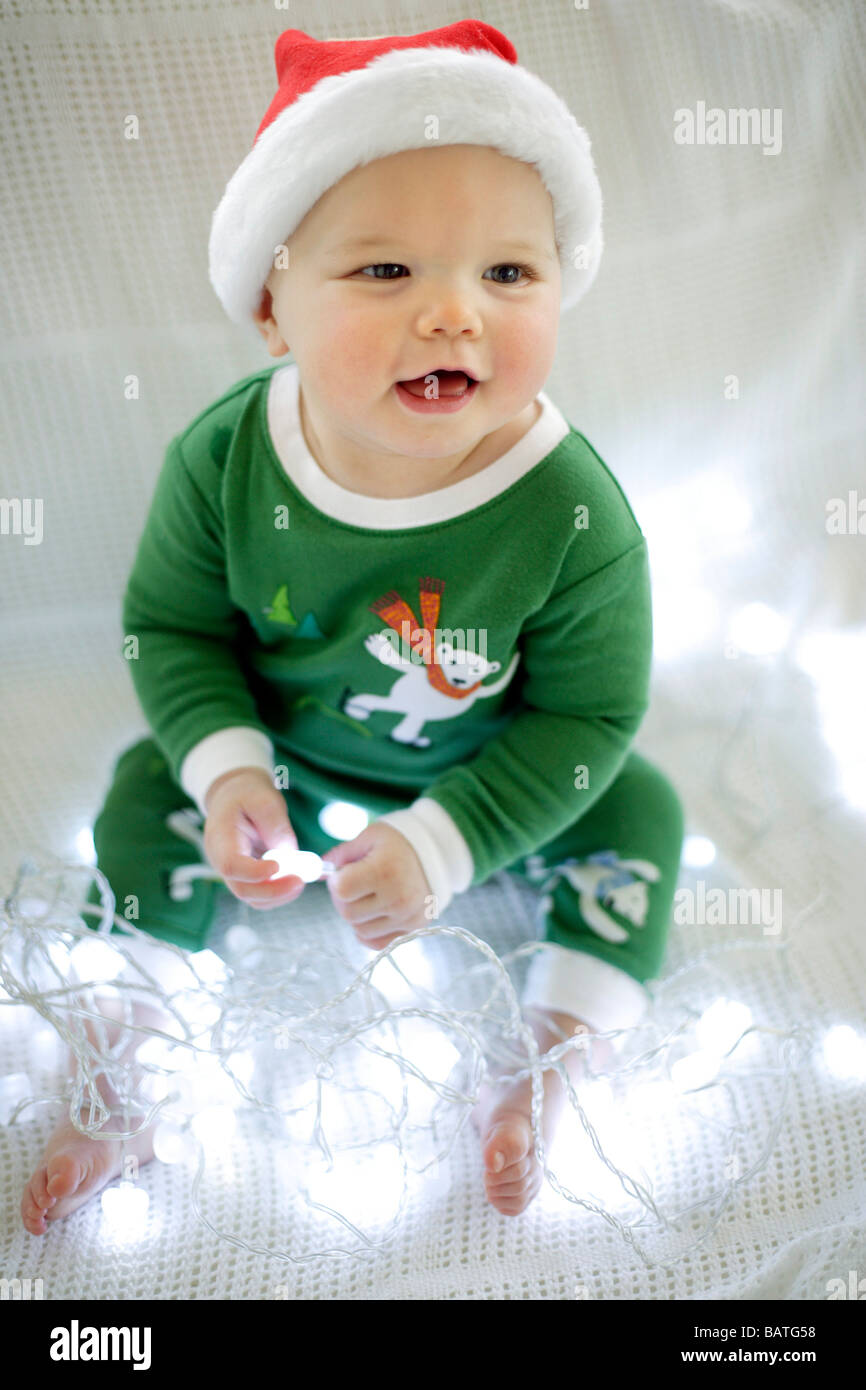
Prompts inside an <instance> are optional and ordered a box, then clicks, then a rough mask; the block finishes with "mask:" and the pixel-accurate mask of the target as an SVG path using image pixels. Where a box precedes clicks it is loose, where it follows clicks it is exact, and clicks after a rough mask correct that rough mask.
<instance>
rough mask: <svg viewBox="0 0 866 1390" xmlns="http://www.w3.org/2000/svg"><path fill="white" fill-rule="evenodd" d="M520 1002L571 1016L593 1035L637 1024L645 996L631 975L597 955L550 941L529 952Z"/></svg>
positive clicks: (646, 995)
mask: <svg viewBox="0 0 866 1390" xmlns="http://www.w3.org/2000/svg"><path fill="white" fill-rule="evenodd" d="M522 1003H523V1004H524V1006H529V1005H533V1006H535V1007H536V1008H541V1009H554V1010H555V1011H556V1012H557V1013H564V1014H572V1015H573V1016H574V1017H575V1018H579V1019H581V1020H582V1021H583V1022H584V1023H586V1024H587V1025H588V1027H590V1028H591V1029H592V1030H593V1032H596V1033H606V1032H608V1030H609V1029H613V1028H631V1027H633V1026H634V1024H636V1023H638V1022H639V1021H640V1019H641V1017H642V1015H643V1013H644V1012H645V1010H646V1008H647V1006H648V1004H649V994H648V992H647V990H646V989H645V988H644V986H643V985H642V984H640V982H639V981H638V980H636V979H635V978H634V976H633V975H629V974H628V973H627V972H626V971H625V970H620V969H619V968H618V967H617V966H615V965H610V964H609V962H608V961H606V960H601V958H600V957H599V956H591V955H589V954H588V953H587V952H586V951H572V950H569V949H568V948H567V947H565V946H560V945H558V944H557V943H556V942H553V941H548V942H546V943H545V947H544V950H543V951H536V952H534V953H533V956H532V960H531V962H530V966H529V973H528V975H527V977H526V986H525V988H524V991H523V999H522Z"/></svg>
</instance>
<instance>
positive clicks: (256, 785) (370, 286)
mask: <svg viewBox="0 0 866 1390" xmlns="http://www.w3.org/2000/svg"><path fill="white" fill-rule="evenodd" d="M276 56H277V73H278V77H279V84H280V85H279V91H278V93H277V96H276V97H275V98H274V101H273V102H272V104H271V107H270V108H269V111H268V114H267V116H266V117H265V121H264V122H263V124H262V127H261V128H260V131H259V133H258V136H257V139H256V143H255V145H254V147H253V151H252V153H251V154H250V155H249V156H248V157H247V159H246V160H245V161H244V162H243V164H242V165H241V167H240V169H239V170H238V171H237V173H236V174H235V176H234V178H233V180H232V181H231V182H230V184H229V186H228V188H227V190H226V194H225V196H224V198H223V200H222V202H221V204H220V207H219V208H218V209H217V212H216V214H215V217H214V224H213V229H212V234H211V278H212V280H213V283H214V286H215V288H216V289H217V293H218V294H219V296H220V298H221V300H222V302H223V304H224V306H225V307H226V309H227V311H228V313H229V314H230V316H231V317H232V318H233V319H234V320H235V321H236V322H238V323H239V324H248V325H249V326H250V328H251V331H253V332H256V331H257V332H258V333H260V334H261V336H262V338H263V339H264V342H265V344H266V346H267V349H268V352H269V353H270V355H271V356H272V357H275V358H281V357H284V356H285V355H286V354H287V353H288V352H291V353H292V356H293V358H294V362H293V363H290V364H288V365H287V364H281V363H278V364H277V365H276V366H269V367H267V368H265V369H262V370H259V371H257V372H255V373H254V374H253V375H252V376H250V377H247V378H246V379H244V380H243V381H241V382H239V383H238V384H237V385H235V386H234V387H233V388H232V389H231V390H230V391H228V392H226V393H225V395H223V396H222V397H221V398H220V399H219V400H218V401H217V402H216V403H215V404H213V405H212V406H210V407H209V408H208V409H207V410H205V411H203V412H202V414H200V415H199V416H198V417H197V418H196V419H195V420H194V421H193V422H192V424H190V425H189V426H188V427H187V429H186V430H184V431H183V432H182V433H181V434H180V435H178V436H177V437H176V438H175V439H174V440H173V441H172V443H171V445H170V446H169V450H168V453H167V457H166V460H165V464H164V466H163V470H162V472H161V474H160V477H159V480H158V482H157V486H156V491H155V495H154V499H153V503H152V507H151V512H150V516H149V518H148V521H147V524H146V526H145V529H144V532H143V535H142V538H141V541H140V545H139V549H138V554H137V556H136V560H135V565H134V567H133V571H132V574H131V577H130V581H129V585H128V588H127V593H126V597H125V601H124V612H123V624H124V633H125V636H126V637H127V638H128V637H129V636H130V635H134V636H135V638H136V642H137V659H136V660H133V661H132V662H131V663H130V670H131V672H132V675H133V679H134V682H135V685H136V690H137V693H138V695H139V699H140V701H141V704H142V707H143V709H144V711H145V714H146V715H147V718H148V721H149V723H150V725H151V728H152V730H153V734H154V737H153V738H148V739H144V740H141V741H140V742H139V743H137V744H135V745H134V746H133V747H132V748H129V749H127V750H126V752H125V753H124V754H123V755H122V757H121V758H120V759H119V760H118V763H117V766H116V768H115V773H114V780H113V783H112V786H111V788H110V790H109V793H108V796H107V798H106V801H105V804H104V806H103V809H102V811H101V813H100V816H99V817H98V819H97V821H96V825H95V827H94V840H95V843H96V848H97V856H98V863H99V866H100V868H101V869H102V871H103V873H104V874H105V875H106V877H107V878H108V880H109V882H110V884H111V886H112V889H113V891H114V893H115V897H116V901H117V904H118V911H121V910H122V905H123V904H126V903H129V902H133V903H134V904H135V908H136V916H135V920H136V924H137V925H139V926H141V927H143V928H145V929H146V930H147V931H148V932H150V933H151V934H152V935H153V936H154V937H155V938H157V939H162V940H168V941H173V942H175V943H177V944H180V945H183V946H185V947H187V948H189V949H192V950H196V949H201V947H202V946H204V944H205V942H206V940H207V933H208V929H209V926H210V923H211V920H212V917H213V913H214V899H215V895H216V894H217V893H219V892H222V891H223V890H222V887H221V884H220V883H219V882H217V881H216V880H208V879H207V878H204V877H201V876H197V875H196V873H195V870H194V869H193V872H191V873H190V872H189V869H190V865H189V860H190V858H191V857H195V856H194V855H191V852H190V844H189V833H188V831H189V826H190V825H192V824H193V823H194V821H195V820H196V815H197V814H198V816H199V817H200V821H199V823H201V821H203V824H204V831H203V840H202V845H203V849H204V852H205V854H206V856H207V859H208V860H209V862H210V864H211V865H212V866H213V869H214V870H215V871H216V872H217V873H218V874H219V876H220V879H221V880H222V881H223V882H224V884H225V885H226V887H227V888H228V889H229V890H230V891H231V892H232V893H233V894H234V895H235V897H236V898H238V899H239V900H241V901H242V902H245V903H248V904H249V905H250V906H251V907H253V908H257V909H261V910H268V909H271V908H275V907H280V906H282V905H284V904H287V903H290V902H292V901H293V900H294V899H295V898H297V897H298V896H299V895H300V894H301V892H302V891H303V888H304V884H303V882H302V881H301V879H300V878H299V877H297V876H292V875H291V874H286V873H284V872H283V871H282V870H280V869H277V870H276V871H275V869H274V863H273V860H272V859H268V858H266V857H265V856H266V855H267V853H268V851H269V850H272V849H273V848H274V847H275V846H277V845H279V844H281V843H287V844H288V845H290V846H295V847H300V848H302V849H308V850H314V851H316V852H318V853H320V854H322V855H323V856H324V858H325V859H326V860H327V861H329V862H330V863H331V864H332V865H333V866H334V871H333V872H331V873H330V874H329V876H328V877H327V880H326V882H327V887H328V891H329V893H330V896H331V900H332V903H333V906H334V908H335V910H336V912H337V913H339V915H340V916H341V917H342V918H343V919H344V920H345V921H346V922H347V923H348V924H349V925H350V926H351V927H352V929H353V931H354V933H355V935H356V937H357V938H358V940H359V941H361V942H362V943H363V944H364V945H365V946H367V947H369V948H370V949H371V950H380V949H382V948H383V947H385V946H387V945H388V944H389V943H390V942H392V941H394V940H396V939H397V938H398V937H400V936H402V935H405V934H406V933H407V932H411V931H414V930H415V929H417V928H419V927H429V926H430V925H431V924H432V923H435V921H436V920H437V919H441V917H442V914H443V912H444V911H445V909H446V908H447V907H448V905H449V903H450V902H451V901H452V899H453V897H454V896H455V895H456V894H458V893H461V892H464V891H466V890H467V889H468V888H469V887H471V886H475V885H478V884H481V883H483V882H485V881H486V879H488V878H489V877H490V876H491V875H492V874H494V873H496V872H497V871H499V870H502V869H508V870H510V871H511V872H513V873H515V874H517V875H519V876H520V877H522V878H523V879H524V880H526V881H528V882H539V883H541V882H543V884H544V892H545V895H546V896H545V898H544V907H545V921H546V941H547V943H548V944H547V946H546V947H545V949H544V951H542V952H539V953H538V954H536V955H535V956H533V957H532V964H531V967H530V969H529V973H528V978H527V981H526V986H525V989H524V993H523V997H522V1003H523V1007H524V1010H525V1016H526V1018H527V1022H528V1023H529V1024H530V1026H531V1027H532V1029H533V1031H534V1034H535V1037H536V1039H537V1041H538V1045H539V1049H540V1051H541V1052H545V1051H547V1050H548V1049H549V1048H551V1047H552V1046H554V1045H556V1044H557V1043H559V1042H560V1041H561V1040H562V1039H563V1038H565V1037H569V1036H571V1035H572V1034H574V1033H575V1032H576V1031H592V1032H605V1031H607V1030H610V1029H614V1028H620V1027H627V1026H629V1025H630V1024H632V1023H634V1022H635V1021H637V1019H638V1018H639V1017H640V1015H641V1013H642V1011H643V1009H644V1008H645V1006H646V1002H647V992H646V989H645V987H644V986H645V982H646V980H648V979H649V978H651V977H652V976H653V975H654V974H656V973H657V971H658V967H659V965H660V963H661V960H662V958H663V954H664V946H665V937H666V932H667V926H668V920H669V912H670V907H671V904H672V901H673V895H674V891H675V887H676V877H677V871H678V867H679V860H680V850H681V846H682V835H683V817H682V808H681V806H680V802H679V799H678V797H677V794H676V792H675V791H674V789H673V787H672V786H671V784H670V783H669V781H668V780H667V778H666V777H665V776H664V774H663V773H662V772H661V771H659V770H658V769H657V768H655V767H654V766H653V765H652V764H650V763H649V762H648V761H647V760H646V759H644V758H642V757H641V756H640V755H639V754H638V753H637V752H636V751H635V750H634V749H633V748H632V747H631V746H630V745H631V743H632V740H633V738H634V735H635V733H636V731H637V728H638V726H639V724H640V723H641V720H642V718H643V715H644V713H645V711H646V708H647V704H648V687H649V674H650V662H651V616H650V614H651V609H650V594H649V578H648V565H647V554H646V544H645V541H644V538H643V535H642V533H641V531H640V528H639V526H638V524H637V522H636V520H635V518H634V516H633V514H632V511H631V508H630V507H629V504H628V502H627V500H626V499H625V496H624V494H623V492H622V490H621V488H620V487H619V484H618V483H617V482H616V480H615V478H614V477H613V475H612V474H611V473H610V472H609V470H608V469H607V468H606V467H605V465H604V464H603V463H602V461H601V460H600V459H599V457H598V455H597V454H596V453H595V451H594V450H593V449H592V447H591V446H590V445H589V443H588V442H587V441H586V440H585V439H584V437H583V436H582V435H581V434H579V433H578V431H577V430H575V429H574V428H573V427H572V426H571V425H570V424H569V423H568V422H567V421H566V420H565V419H564V417H563V416H562V415H561V413H560V412H559V410H558V409H557V408H556V406H555V405H554V404H553V402H552V401H551V400H550V399H549V398H548V397H547V396H546V395H545V393H544V391H543V389H542V388H543V386H544V383H545V381H546V379H547V377H548V374H549V372H550V369H551V366H552V364H553V360H554V355H555V351H556V343H557V330H558V324H559V314H560V310H561V308H562V306H563V305H566V306H570V305H571V304H573V303H575V302H576V301H577V299H579V298H580V296H581V295H582V294H583V293H584V292H585V290H586V289H587V288H588V287H589V285H590V283H591V282H592V279H593V278H594V276H595V273H596V270H597V266H598V259H599V256H600V254H601V244H602V243H601V231H600V215H601V198H600V193H599V190H598V185H597V180H596V178H595V172H594V169H593V165H592V160H591V157H590V153H589V142H588V140H587V138H586V136H585V134H584V132H583V131H582V130H580V128H579V127H578V126H577V124H576V123H575V121H574V118H573V117H572V116H571V114H570V113H569V112H568V110H567V108H566V107H565V106H564V104H563V103H562V102H561V100H560V99H559V98H558V97H557V96H556V95H555V94H554V93H553V92H552V91H551V90H550V89H549V88H548V87H547V86H546V85H545V84H544V83H542V82H541V81H540V79H538V78H537V77H535V76H533V75H532V74H531V73H528V72H527V71H526V69H524V68H521V67H520V66H519V65H518V64H517V62H516V53H515V51H514V49H513V46H512V45H511V44H510V42H509V40H508V39H507V38H506V37H505V36H504V35H503V34H501V33H499V32H498V31H497V30H496V29H493V28H492V27H491V26H490V25H487V24H482V23H480V22H477V21H474V20H465V21H461V22H460V23H457V24H452V25H449V26H447V27H445V28H443V29H440V30H436V31H433V32H431V33H428V34H420V35H414V36H411V37H390V38H379V39H369V40H360V41H351V42H350V41H345V42H342V41H339V42H334V41H327V40H326V41H319V40H315V39H312V38H310V37H309V36H308V35H306V34H302V33H301V32H300V31H297V30H289V31H287V32H286V33H285V34H283V35H281V37H280V39H279V40H278V42H277V49H276ZM446 623H447V627H446V626H444V624H446ZM338 801H340V802H349V803H352V805H354V806H355V807H360V808H362V809H363V811H364V812H366V816H367V824H366V827H365V828H364V829H362V830H361V831H360V833H358V834H356V835H354V837H353V838H349V839H341V838H340V837H339V836H335V835H334V834H333V833H331V832H332V831H333V829H334V825H333V821H332V820H329V819H328V816H327V814H326V813H327V809H328V808H329V806H331V805H332V803H334V802H338ZM178 816H180V820H178ZM184 817H186V820H185V821H184ZM190 817H192V819H191V820H190ZM184 824H185V825H186V827H187V833H186V834H184V831H183V828H182V826H183V825H184ZM179 831H180V833H178V832H179ZM182 883H185V884H186V896H184V893H183V892H182V891H178V884H182ZM91 897H92V901H96V900H97V898H96V895H95V893H93V894H92V895H91ZM115 1032H116V1030H115ZM110 1036H114V1034H110ZM130 1046H131V1047H132V1046H133V1044H130ZM594 1055H595V1056H596V1057H598V1056H599V1053H598V1051H597V1050H596V1053H595V1054H594ZM568 1066H569V1069H570V1071H571V1073H572V1075H573V1076H575V1077H579V1076H580V1074H581V1067H582V1063H581V1060H580V1056H579V1054H578V1052H577V1050H574V1051H572V1052H571V1054H570V1059H569V1062H568ZM103 1081H104V1078H103ZM105 1087H106V1089H105V1090H104V1092H103V1094H105V1095H106V1099H108V1100H111V1099H112V1096H111V1094H110V1091H109V1088H108V1087H107V1083H105ZM563 1099H564V1096H563V1088H562V1084H561V1082H560V1080H559V1078H558V1076H557V1075H556V1073H555V1072H553V1071H551V1070H548V1071H547V1072H545V1101H544V1112H543V1132H544V1137H545V1143H546V1144H549V1142H550V1140H551V1138H552V1136H553V1133H554V1130H555V1126H556V1121H557V1117H558V1115H559V1113H560V1110H561V1107H562V1103H563ZM530 1104H531V1086H530V1083H529V1081H523V1082H517V1083H515V1082H507V1083H505V1084H496V1079H495V1078H492V1079H491V1082H490V1083H489V1084H486V1085H485V1087H484V1089H483V1091H482V1094H481V1096H480V1097H479V1103H478V1105H477V1107H476V1110H475V1114H474V1119H475V1123H476V1127H477V1129H478V1132H479V1136H480V1141H481V1163H482V1166H483V1173H484V1185H485V1192H486V1196H487V1199H488V1200H489V1201H490V1202H491V1203H492V1204H493V1206H494V1207H495V1208H496V1209H497V1210H498V1211H499V1212H501V1213H503V1214H505V1215H518V1214H519V1213H520V1212H522V1211H524V1210H525V1208H526V1207H527V1206H528V1204H529V1203H530V1202H531V1200H532V1199H533V1197H534V1196H535V1194H536V1193H537V1191H538V1188H539V1185H540V1182H541V1169H540V1166H539V1164H538V1161H537V1159H536V1157H535V1155H534V1151H533V1140H532V1130H531V1122H530ZM126 1152H127V1153H130V1152H131V1153H135V1154H137V1156H138V1158H139V1161H140V1162H144V1161H146V1160H147V1159H148V1158H150V1157H151V1156H152V1154H153V1147H152V1141H151V1135H150V1133H149V1132H148V1131H143V1132H142V1133H141V1134H140V1135H139V1136H138V1138H137V1139H136V1140H134V1141H132V1142H131V1143H127V1146H126ZM119 1164H120V1143H119V1141H118V1142H117V1143H115V1142H114V1141H108V1142H106V1141H104V1140H102V1141H96V1140H90V1139H89V1138H87V1137H86V1136H83V1135H82V1134H81V1133H80V1132H79V1131H78V1130H77V1129H76V1128H75V1127H74V1126H73V1125H72V1124H71V1123H70V1122H69V1121H68V1120H64V1121H63V1122H62V1123H61V1124H60V1125H59V1126H58V1128H57V1130H56V1131H55V1133H54V1134H53V1135H52V1136H51V1139H50V1141H49V1143H48V1146H47V1148H46V1151H45V1153H44V1154H43V1156H42V1158H41V1160H40V1162H39V1164H38V1165H37V1167H36V1170H35V1172H34V1174H33V1176H32V1178H31V1179H30V1181H29V1182H28V1184H27V1186H26V1189H25V1192H24V1196H23V1198H22V1205H21V1210H22V1217H23V1220H24V1225H25V1227H26V1228H27V1230H28V1231H30V1232H31V1233H33V1234H34V1235H38V1234H42V1233H44V1232H45V1231H46V1229H47V1225H46V1223H47V1222H48V1221H53V1220H56V1219H58V1218H60V1217H62V1216H64V1215H66V1214H67V1213H69V1212H71V1211H74V1210H75V1209H76V1207H78V1206H79V1205H80V1204H81V1203H82V1202H84V1201H85V1200H87V1199H88V1198H89V1197H91V1196H92V1195H93V1194H94V1193H96V1192H97V1191H98V1190H99V1189H100V1188H101V1187H103V1186H104V1185H105V1183H106V1182H108V1181H109V1180H110V1179H111V1178H112V1177H114V1176H116V1175H117V1173H118V1172H119Z"/></svg>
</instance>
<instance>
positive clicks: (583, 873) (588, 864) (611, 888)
mask: <svg viewBox="0 0 866 1390" xmlns="http://www.w3.org/2000/svg"><path fill="white" fill-rule="evenodd" d="M534 858H536V859H537V858H538V856H534ZM533 869H534V876H535V877H537V876H538V868H537V866H536V865H533ZM559 875H561V876H562V877H563V878H565V879H566V880H567V882H568V883H570V884H571V886H572V888H574V889H575V890H576V892H577V893H578V895H579V896H578V904H579V907H580V912H581V916H582V917H583V919H584V921H585V922H586V924H587V926H588V927H591V928H592V930H593V931H594V932H595V933H596V934H597V935H598V936H600V937H602V938H603V939H604V940H605V941H611V942H614V943H615V944H617V945H618V944H621V943H622V942H623V941H628V932H627V931H626V930H625V928H624V927H621V926H620V924H619V922H616V921H614V919H613V917H611V916H610V914H609V913H607V912H605V911H604V907H603V906H602V904H605V905H607V906H609V907H611V908H612V909H613V911H614V912H618V913H620V914H621V915H622V916H623V917H627V918H628V919H629V921H630V922H632V923H633V924H634V926H636V927H643V926H645V925H646V915H647V912H648V910H649V897H648V893H647V883H658V881H659V879H660V878H661V870H660V869H659V867H658V865H657V864H653V863H651V862H650V860H648V859H620V858H618V856H617V854H616V853H615V851H614V850H600V851H598V852H597V853H596V854H590V855H588V856H587V858H586V859H585V860H583V861H579V860H575V859H567V860H566V861H565V862H564V863H563V864H559V865H557V866H556V868H555V870H554V879H553V880H552V882H551V883H549V884H545V885H544V886H545V888H546V889H547V893H546V895H545V897H544V899H543V900H542V901H543V906H544V909H545V910H546V911H550V909H551V908H552V907H553V897H552V895H551V889H552V888H553V886H555V882H556V878H557V877H558V876H559Z"/></svg>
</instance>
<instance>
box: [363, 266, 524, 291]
mask: <svg viewBox="0 0 866 1390" xmlns="http://www.w3.org/2000/svg"><path fill="white" fill-rule="evenodd" d="M405 269H406V267H405V266H404V265H398V264H396V263H395V262H393V261H377V262H376V264H375V265H365V266H362V267H361V269H360V270H359V271H358V274H359V275H364V274H365V272H366V271H368V270H372V271H373V272H374V273H373V274H372V275H369V276H367V278H368V279H369V280H397V279H399V278H400V277H399V276H398V275H387V274H386V275H379V274H378V273H377V272H378V271H380V270H383V271H389V270H398V271H399V270H405ZM490 269H491V270H515V271H517V277H519V276H520V275H523V276H525V277H526V278H527V279H529V280H534V279H535V271H534V270H532V269H531V267H530V266H528V265H517V264H516V263H515V262H511V261H508V262H504V263H503V264H502V265H494V266H491V267H490ZM485 273H487V272H485ZM517 277H515V278H513V279H509V280H496V281H495V283H496V284H497V285H516V284H517Z"/></svg>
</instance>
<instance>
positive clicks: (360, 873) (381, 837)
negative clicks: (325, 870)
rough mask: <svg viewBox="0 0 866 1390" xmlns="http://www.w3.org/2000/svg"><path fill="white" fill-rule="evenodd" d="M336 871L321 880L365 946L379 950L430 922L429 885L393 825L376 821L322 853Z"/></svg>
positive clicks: (410, 848) (416, 860)
mask: <svg viewBox="0 0 866 1390" xmlns="http://www.w3.org/2000/svg"><path fill="white" fill-rule="evenodd" d="M323 858H324V859H325V860H326V861H329V862H330V863H332V864H336V865H337V867H338V869H339V873H335V874H330V875H329V876H328V878H327V879H326V880H325V882H326V883H327V885H328V891H329V893H330V894H331V901H332V902H333V904H334V907H335V908H336V909H337V911H338V912H339V914H340V916H341V917H344V918H345V919H346V921H347V922H348V923H349V924H350V925H351V926H352V927H354V930H355V935H356V936H357V938H358V940H359V941H360V942H361V944H362V945H363V946H369V947H370V948H371V950H374V951H381V950H382V949H383V948H384V947H385V946H387V945H388V944H389V942H391V941H396V939H397V937H398V936H405V935H406V933H407V932H410V931H415V930H416V928H418V927H429V926H430V919H429V918H428V917H426V916H425V915H424V909H425V907H426V904H427V898H428V896H429V895H430V885H429V884H428V882H427V875H426V874H425V873H424V870H423V869H422V867H421V861H420V859H419V858H418V856H417V854H416V853H415V851H414V849H413V848H412V846H411V845H410V843H409V841H408V840H407V839H406V836H405V835H401V834H400V831H399V830H395V829H394V827H393V825H384V824H382V823H381V822H380V821H374V822H373V824H372V825H368V826H367V828H366V830H362V831H361V834H360V835H356V836H355V839H354V840H347V841H346V842H345V843H344V844H342V845H337V846H336V848H334V849H329V850H328V852H327V854H325V855H323Z"/></svg>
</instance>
